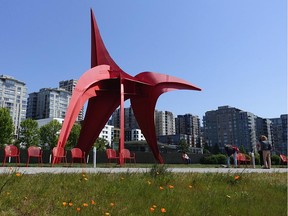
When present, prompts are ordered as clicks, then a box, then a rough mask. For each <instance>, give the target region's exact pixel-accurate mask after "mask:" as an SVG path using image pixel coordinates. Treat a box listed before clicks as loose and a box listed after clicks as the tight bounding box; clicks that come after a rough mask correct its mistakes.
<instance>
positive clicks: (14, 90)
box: [0, 75, 27, 136]
mask: <svg viewBox="0 0 288 216" xmlns="http://www.w3.org/2000/svg"><path fill="white" fill-rule="evenodd" d="M0 107H5V108H7V109H8V110H9V112H10V116H11V118H12V121H13V125H14V135H15V136H17V134H18V129H19V127H20V124H21V122H22V121H23V120H25V118H26V111H27V88H26V84H25V83H24V82H21V81H19V80H16V79H15V78H13V77H11V76H7V75H0Z"/></svg>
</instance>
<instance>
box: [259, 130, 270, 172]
mask: <svg viewBox="0 0 288 216" xmlns="http://www.w3.org/2000/svg"><path fill="white" fill-rule="evenodd" d="M260 144H261V150H262V154H263V164H264V167H263V168H264V169H270V168H271V149H272V145H271V143H270V142H269V141H268V139H267V137H266V136H264V135H262V136H261V137H260Z"/></svg>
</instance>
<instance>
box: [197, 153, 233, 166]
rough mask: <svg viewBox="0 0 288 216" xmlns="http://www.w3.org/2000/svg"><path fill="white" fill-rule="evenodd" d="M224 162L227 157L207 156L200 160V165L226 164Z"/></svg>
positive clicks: (220, 155)
mask: <svg viewBox="0 0 288 216" xmlns="http://www.w3.org/2000/svg"><path fill="white" fill-rule="evenodd" d="M226 161H227V157H226V155H223V154H217V155H209V156H206V157H202V158H201V159H200V163H202V164H226Z"/></svg>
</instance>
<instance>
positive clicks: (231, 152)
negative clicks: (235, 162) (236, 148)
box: [224, 145, 233, 168]
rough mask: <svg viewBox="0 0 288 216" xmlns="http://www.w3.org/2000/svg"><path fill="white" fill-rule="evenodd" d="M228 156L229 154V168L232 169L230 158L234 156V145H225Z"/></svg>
mask: <svg viewBox="0 0 288 216" xmlns="http://www.w3.org/2000/svg"><path fill="white" fill-rule="evenodd" d="M224 148H225V151H226V154H227V167H228V168H229V167H230V156H231V155H232V154H233V146H232V145H225V146H224Z"/></svg>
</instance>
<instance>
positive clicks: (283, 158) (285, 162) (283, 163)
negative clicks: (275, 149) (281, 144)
mask: <svg viewBox="0 0 288 216" xmlns="http://www.w3.org/2000/svg"><path fill="white" fill-rule="evenodd" d="M280 159H281V165H287V157H286V156H285V155H283V154H280Z"/></svg>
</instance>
